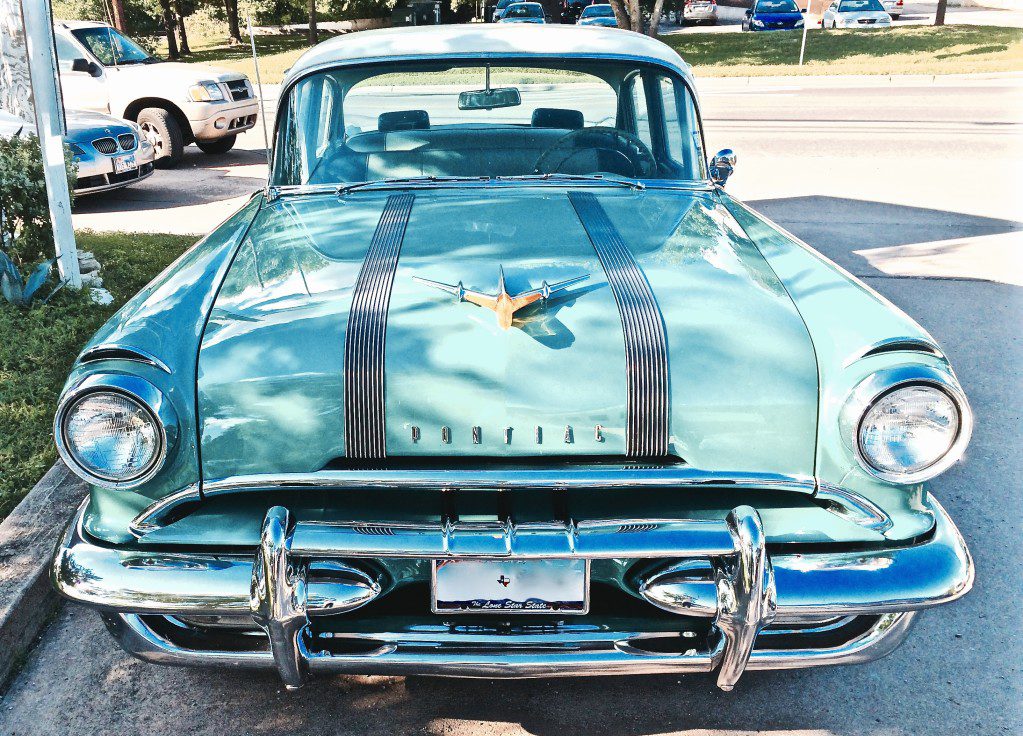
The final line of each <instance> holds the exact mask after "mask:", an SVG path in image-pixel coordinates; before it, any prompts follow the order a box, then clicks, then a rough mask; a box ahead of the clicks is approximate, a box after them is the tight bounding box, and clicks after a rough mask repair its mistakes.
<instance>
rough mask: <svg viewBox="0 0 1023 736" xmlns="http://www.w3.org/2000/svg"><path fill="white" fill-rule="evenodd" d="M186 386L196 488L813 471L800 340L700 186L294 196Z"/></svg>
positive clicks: (246, 256) (765, 269) (208, 334)
mask: <svg viewBox="0 0 1023 736" xmlns="http://www.w3.org/2000/svg"><path fill="white" fill-rule="evenodd" d="M565 282H567V285H565ZM551 285H554V287H553V288H552V286H551ZM559 285H560V286H559ZM502 295H504V297H506V301H505V302H503V306H502V305H501V304H500V303H498V302H501V298H502ZM544 296H546V297H547V298H546V299H545V298H543V297H544ZM460 297H461V299H460ZM520 302H528V303H525V304H520ZM516 304H518V305H519V307H520V308H517V309H515V310H514V312H513V313H512V312H508V311H507V310H508V309H510V308H511V307H514V306H515V305H516ZM481 305H482V306H481ZM502 310H504V313H505V314H506V316H507V319H506V320H505V323H510V324H509V325H508V326H507V328H506V327H505V325H504V324H502V317H501V315H502ZM197 381H198V408H199V423H200V427H199V431H200V438H201V458H202V465H203V474H204V477H205V478H207V479H217V478H224V477H228V476H232V475H240V474H248V473H267V472H314V471H317V470H320V469H322V468H324V467H328V466H330V467H339V466H340V467H344V464H345V463H347V462H355V461H357V460H370V461H373V462H374V463H376V464H378V465H379V464H383V465H386V463H388V462H392V461H393V462H410V460H409V458H413V459H414V458H421V459H422V460H423V462H425V461H426V458H427V457H432V458H433V462H443V458H445V457H450V458H459V459H465V458H499V457H505V458H507V457H513V456H515V457H530V456H534V457H537V456H538V457H546V458H551V459H553V458H565V457H569V456H590V457H595V456H599V457H612V458H614V457H626V456H632V457H637V458H642V457H653V456H663V455H670V456H674V457H677V458H681V459H682V460H684V461H685V462H687V463H689V464H690V465H692V466H694V467H696V468H700V469H707V470H727V471H748V472H779V473H787V474H793V473H805V474H807V475H810V474H812V472H813V458H814V447H815V437H816V422H817V369H816V363H815V360H814V352H813V347H812V345H811V342H810V338H809V335H808V333H807V331H806V328H805V326H804V324H803V322H802V320H801V318H800V316H799V314H798V313H797V311H796V309H795V307H794V305H793V304H792V302H791V300H790V299H789V297H788V296H787V294H786V292H785V289H784V288H783V287H782V285H781V284H780V282H779V281H778V279H777V277H776V276H775V275H774V273H773V272H772V271H771V269H770V268H769V266H768V265H767V263H766V262H765V261H764V259H763V257H762V256H761V254H760V253H759V251H758V250H757V249H756V247H755V246H754V245H753V243H752V242H751V241H750V240H749V239H748V238H747V236H746V235H745V233H744V232H743V231H742V229H741V228H740V226H739V225H738V224H737V223H736V222H735V220H734V219H732V217H731V215H730V214H729V213H728V212H727V211H726V210H725V209H724V207H722V206H721V205H720V204H718V202H717V201H716V199H715V198H714V196H713V195H712V194H711V193H709V192H680V191H654V190H650V189H648V190H646V191H643V192H633V191H630V190H625V189H611V188H606V187H592V188H580V189H579V190H575V191H572V192H568V193H566V192H565V191H564V190H562V189H554V188H545V187H528V188H526V187H518V186H514V187H512V186H507V187H504V186H495V187H485V188H484V187H481V188H464V189H422V188H420V189H414V190H412V191H411V192H405V193H402V192H393V191H370V190H363V191H359V192H354V193H351V194H349V195H346V196H344V197H341V198H338V197H335V196H329V195H328V196H309V197H284V198H282V199H280V200H278V201H276V202H274V203H272V204H269V205H266V206H264V208H263V210H262V211H261V212H260V214H259V215H258V216H257V218H256V220H255V221H254V222H253V224H252V227H251V228H250V231H249V234H248V235H247V237H246V238H245V240H244V242H243V243H242V244H241V246H240V248H239V250H238V252H237V254H236V256H235V258H234V261H233V263H232V265H231V267H230V270H229V271H228V273H227V275H226V277H225V279H224V281H223V284H222V286H221V289H220V291H219V294H218V295H217V297H216V301H215V303H214V307H213V309H212V312H211V314H210V318H209V322H208V325H207V327H206V330H205V333H204V336H203V339H202V343H201V348H200V352H199V361H198V376H197ZM438 458H440V459H439V460H438ZM412 461H414V460H412Z"/></svg>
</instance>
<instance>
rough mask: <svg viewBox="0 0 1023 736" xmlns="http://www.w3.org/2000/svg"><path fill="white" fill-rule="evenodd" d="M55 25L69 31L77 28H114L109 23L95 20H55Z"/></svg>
mask: <svg viewBox="0 0 1023 736" xmlns="http://www.w3.org/2000/svg"><path fill="white" fill-rule="evenodd" d="M53 25H55V26H62V27H64V28H67V29H68V30H69V31H73V30H75V29H77V28H112V26H111V25H110V24H109V23H100V22H98V21H94V20H55V21H53Z"/></svg>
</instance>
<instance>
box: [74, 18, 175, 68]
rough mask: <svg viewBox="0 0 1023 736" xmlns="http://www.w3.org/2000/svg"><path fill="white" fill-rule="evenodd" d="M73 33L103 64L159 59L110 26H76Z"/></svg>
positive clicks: (147, 61)
mask: <svg viewBox="0 0 1023 736" xmlns="http://www.w3.org/2000/svg"><path fill="white" fill-rule="evenodd" d="M71 33H72V34H73V35H74V37H75V38H77V39H78V41H79V42H80V43H81V44H82V45H84V46H85V48H87V49H89V51H90V52H91V53H92V55H93V56H95V57H96V58H97V59H98V60H99V63H100V64H102V65H103V66H119V65H122V64H153V63H155V62H157V61H159V59H154V58H153V57H152V56H150V55H149V52H148V51H146V50H145V49H143V48H142V47H141V46H139V45H138V44H137V43H135V42H134V41H132V40H131V39H130V38H128V37H127V36H125V35H123V34H122V33H121V32H120V31H117V30H115V29H113V28H110V27H106V26H97V27H94V28H76V29H75V30H73V31H71Z"/></svg>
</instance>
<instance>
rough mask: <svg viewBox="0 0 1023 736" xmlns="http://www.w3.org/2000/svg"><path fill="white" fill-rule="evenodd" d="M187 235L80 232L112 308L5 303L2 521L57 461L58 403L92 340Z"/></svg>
mask: <svg viewBox="0 0 1023 736" xmlns="http://www.w3.org/2000/svg"><path fill="white" fill-rule="evenodd" d="M194 240H195V238H194V237H191V236H182V235H139V234H134V233H133V234H127V233H104V234H95V233H80V234H79V238H78V247H79V248H80V249H81V250H87V251H92V252H93V253H95V254H96V257H97V258H98V259H99V262H100V263H101V264H102V265H103V272H102V275H103V284H104V286H106V288H108V289H109V290H110V292H111V293H112V294H113V295H114V303H113V304H112V305H110V306H108V307H99V306H96V305H94V304H91V303H90V302H89V301H88V300H87V299H86V298H85V297H84V296H83V295H82V294H76V293H73V292H71V291H69V290H66V289H65V290H63V291H61V292H60V293H58V294H57V296H55V297H54V298H53V300H52V301H51V302H50V303H49V304H47V305H45V306H42V307H37V308H36V309H32V310H29V311H19V310H17V309H14V308H13V307H10V306H9V305H7V303H6V302H0V519H3V517H5V516H6V515H7V514H8V513H9V512H10V510H11V509H12V508H14V506H15V505H16V504H17V503H18V501H20V500H21V499H22V497H23V496H24V495H25V494H26V493H28V491H29V490H31V488H32V486H34V485H35V484H36V482H37V481H38V480H39V479H40V478H41V477H42V476H43V473H45V472H46V470H47V468H49V467H50V465H52V464H53V462H54V460H56V458H57V453H56V450H55V449H54V447H53V439H52V437H51V427H52V422H53V414H54V411H56V408H57V397H58V395H59V394H60V390H61V388H62V387H63V385H64V380H65V379H66V378H67V374H68V372H69V371H70V370H71V364H72V363H73V362H74V360H75V358H76V357H77V356H78V353H79V351H80V350H81V349H82V346H83V345H85V342H86V341H87V340H88V339H89V338H90V337H92V334H93V333H94V332H95V331H96V330H97V329H98V328H99V326H100V325H102V324H103V323H104V322H105V321H106V319H107V318H108V317H109V316H110V315H111V314H113V313H114V312H115V311H116V309H117V308H118V307H119V306H120V305H121V304H123V303H124V302H125V301H127V300H128V299H129V298H130V297H131V296H132V295H133V294H135V293H136V292H137V291H138V290H139V289H141V288H142V287H143V286H145V284H146V283H148V282H149V281H150V280H151V279H152V278H153V277H154V276H155V275H156V274H158V273H159V272H160V271H161V270H163V268H164V267H165V266H167V264H169V263H170V262H171V261H173V260H174V259H175V258H177V257H178V255H180V254H181V252H182V251H184V249H185V248H186V247H188V246H189V245H191V244H192V243H193V242H194Z"/></svg>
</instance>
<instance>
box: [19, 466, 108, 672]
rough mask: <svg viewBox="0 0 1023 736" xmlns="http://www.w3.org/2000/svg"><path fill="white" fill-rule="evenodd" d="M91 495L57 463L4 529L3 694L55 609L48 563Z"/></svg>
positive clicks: (54, 597)
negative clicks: (71, 519)
mask: <svg viewBox="0 0 1023 736" xmlns="http://www.w3.org/2000/svg"><path fill="white" fill-rule="evenodd" d="M87 490H88V489H87V487H86V485H85V483H83V482H82V481H81V480H79V479H78V478H77V477H76V476H75V475H74V474H73V473H72V472H71V471H70V470H68V469H67V467H66V466H65V465H64V464H63V463H61V462H59V461H58V462H57V464H56V465H54V466H53V467H52V468H50V470H49V471H48V472H47V473H46V475H44V476H43V479H42V480H40V481H39V482H38V483H37V484H36V486H35V488H33V489H32V490H31V491H30V492H29V494H28V495H27V496H25V498H24V499H22V501H21V503H19V504H18V505H17V506H16V507H15V508H14V511H12V512H11V514H10V516H8V517H7V518H6V519H4V521H3V523H0V689H2V688H3V685H4V683H5V682H6V681H7V679H8V677H10V675H11V674H12V672H13V670H14V668H15V667H16V665H17V664H18V662H19V661H20V659H21V658H22V657H23V656H24V654H25V652H26V651H27V650H28V648H29V646H30V645H31V643H32V640H33V639H34V638H35V637H36V635H37V634H38V633H39V631H40V630H41V629H42V627H43V625H44V624H45V623H46V620H47V618H49V616H50V614H51V613H52V612H53V611H54V609H55V608H56V605H57V600H58V598H57V593H56V592H55V591H54V590H53V588H52V587H51V586H50V557H51V555H52V554H53V546H54V545H55V544H56V542H57V537H58V535H59V534H60V532H61V530H62V529H63V528H64V525H65V524H67V521H68V518H69V517H70V516H71V514H72V513H73V512H74V510H75V509H76V508H77V507H78V504H79V503H80V502H81V500H82V499H83V498H84V497H85V494H86V492H87Z"/></svg>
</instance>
